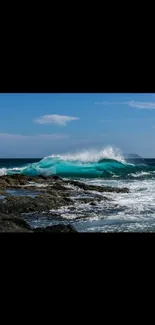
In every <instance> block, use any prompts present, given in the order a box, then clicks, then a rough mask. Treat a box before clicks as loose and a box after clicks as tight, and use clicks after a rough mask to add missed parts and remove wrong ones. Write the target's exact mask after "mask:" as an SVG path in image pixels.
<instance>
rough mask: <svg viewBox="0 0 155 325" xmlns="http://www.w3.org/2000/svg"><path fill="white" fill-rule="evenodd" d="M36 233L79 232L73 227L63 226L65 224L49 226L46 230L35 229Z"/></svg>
mask: <svg viewBox="0 0 155 325" xmlns="http://www.w3.org/2000/svg"><path fill="white" fill-rule="evenodd" d="M33 231H34V232H56V233H59V232H65V233H70V232H78V231H77V230H76V229H75V228H74V227H73V226H71V225H67V226H65V225H63V224H59V225H54V226H49V227H46V228H36V229H33Z"/></svg>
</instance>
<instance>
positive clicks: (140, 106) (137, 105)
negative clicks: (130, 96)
mask: <svg viewBox="0 0 155 325" xmlns="http://www.w3.org/2000/svg"><path fill="white" fill-rule="evenodd" d="M94 104H95V105H124V104H127V105H128V106H130V107H135V108H138V109H155V102H136V101H134V100H130V101H128V102H106V101H103V102H96V103H94Z"/></svg>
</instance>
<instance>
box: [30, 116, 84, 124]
mask: <svg viewBox="0 0 155 325" xmlns="http://www.w3.org/2000/svg"><path fill="white" fill-rule="evenodd" d="M74 120H79V117H73V116H65V115H57V114H53V115H43V116H41V117H40V118H37V119H35V122H36V123H39V124H57V125H66V124H67V123H68V122H71V121H74Z"/></svg>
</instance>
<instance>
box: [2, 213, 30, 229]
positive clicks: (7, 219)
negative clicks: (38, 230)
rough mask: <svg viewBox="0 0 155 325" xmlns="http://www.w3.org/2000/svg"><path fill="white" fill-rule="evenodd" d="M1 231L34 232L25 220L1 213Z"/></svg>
mask: <svg viewBox="0 0 155 325" xmlns="http://www.w3.org/2000/svg"><path fill="white" fill-rule="evenodd" d="M0 232H32V229H31V227H30V226H29V224H28V223H27V222H26V221H25V220H23V219H21V218H17V217H14V216H12V215H8V214H7V215H6V214H2V213H1V214H0Z"/></svg>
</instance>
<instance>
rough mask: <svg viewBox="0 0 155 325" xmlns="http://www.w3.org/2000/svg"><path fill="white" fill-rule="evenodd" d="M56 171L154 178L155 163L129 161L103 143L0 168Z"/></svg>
mask: <svg viewBox="0 0 155 325" xmlns="http://www.w3.org/2000/svg"><path fill="white" fill-rule="evenodd" d="M13 174H24V175H30V176H37V175H44V176H51V175H58V176H61V177H74V178H75V177H80V178H97V177H99V178H100V177H101V178H115V177H117V178H138V179H139V178H140V179H141V178H149V177H151V178H153V177H154V178H155V166H148V165H147V164H146V165H145V164H144V163H143V164H140V163H139V164H138V165H137V164H131V163H129V162H127V161H125V159H124V157H123V155H122V154H121V152H120V150H118V149H115V148H112V147H106V148H104V149H102V150H85V151H82V152H76V153H74V154H73V153H68V154H63V155H51V156H48V157H45V158H44V159H42V160H40V161H39V162H36V163H32V164H27V165H26V166H23V167H15V168H1V169H0V175H1V176H2V175H13Z"/></svg>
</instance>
